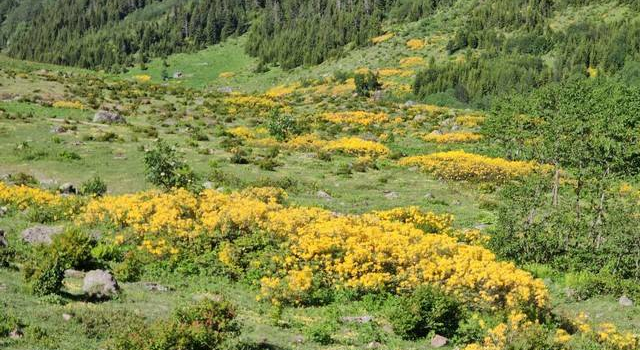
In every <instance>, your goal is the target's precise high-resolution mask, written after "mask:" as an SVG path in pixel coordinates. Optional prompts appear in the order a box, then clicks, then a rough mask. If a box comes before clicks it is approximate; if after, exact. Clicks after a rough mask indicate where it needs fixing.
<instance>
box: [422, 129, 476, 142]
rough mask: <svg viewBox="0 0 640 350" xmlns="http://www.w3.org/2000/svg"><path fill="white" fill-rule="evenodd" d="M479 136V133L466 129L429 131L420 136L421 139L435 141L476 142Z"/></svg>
mask: <svg viewBox="0 0 640 350" xmlns="http://www.w3.org/2000/svg"><path fill="white" fill-rule="evenodd" d="M481 138H482V136H481V135H479V134H476V133H473V132H468V131H459V132H450V133H446V134H438V133H431V134H427V135H423V136H422V139H423V140H425V141H427V142H435V143H465V142H478V141H480V139H481Z"/></svg>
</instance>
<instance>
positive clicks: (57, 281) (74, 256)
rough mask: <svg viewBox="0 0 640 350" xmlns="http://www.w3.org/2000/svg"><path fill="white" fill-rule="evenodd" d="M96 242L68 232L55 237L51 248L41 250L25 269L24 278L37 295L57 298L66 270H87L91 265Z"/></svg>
mask: <svg viewBox="0 0 640 350" xmlns="http://www.w3.org/2000/svg"><path fill="white" fill-rule="evenodd" d="M94 245H95V242H94V241H93V239H92V238H91V237H90V236H89V235H88V234H87V233H85V232H84V231H81V230H79V229H77V228H69V229H67V230H65V231H64V232H62V233H60V234H58V235H55V236H53V241H52V243H51V245H48V246H39V247H37V248H36V249H35V251H34V256H33V258H32V259H31V260H30V261H29V262H28V263H27V265H26V266H25V270H24V273H25V277H26V279H27V281H28V282H29V283H30V284H31V290H32V292H33V293H34V294H36V295H47V294H55V293H58V292H59V291H60V288H61V287H62V280H63V279H64V270H66V269H70V268H86V267H89V266H90V265H91V263H92V256H91V249H92V248H93V247H94Z"/></svg>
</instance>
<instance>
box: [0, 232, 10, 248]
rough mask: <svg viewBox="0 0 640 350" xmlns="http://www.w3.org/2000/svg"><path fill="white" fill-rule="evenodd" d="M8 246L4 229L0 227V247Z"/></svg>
mask: <svg viewBox="0 0 640 350" xmlns="http://www.w3.org/2000/svg"><path fill="white" fill-rule="evenodd" d="M7 246H9V242H8V241H7V238H6V237H5V236H4V230H3V229H1V228H0V248H4V247H7Z"/></svg>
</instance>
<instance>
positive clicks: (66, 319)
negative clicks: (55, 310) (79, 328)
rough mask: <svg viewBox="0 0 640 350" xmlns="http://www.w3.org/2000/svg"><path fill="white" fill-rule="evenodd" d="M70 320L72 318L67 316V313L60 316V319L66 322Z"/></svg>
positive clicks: (69, 315)
mask: <svg viewBox="0 0 640 350" xmlns="http://www.w3.org/2000/svg"><path fill="white" fill-rule="evenodd" d="M72 318H73V316H72V315H71V314H67V313H64V314H62V319H63V320H65V321H67V322H68V321H70V320H71V319H72Z"/></svg>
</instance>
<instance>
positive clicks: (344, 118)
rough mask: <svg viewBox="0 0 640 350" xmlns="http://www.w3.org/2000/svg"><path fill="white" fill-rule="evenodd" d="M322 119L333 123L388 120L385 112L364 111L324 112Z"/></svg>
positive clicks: (366, 122) (365, 124) (381, 121)
mask: <svg viewBox="0 0 640 350" xmlns="http://www.w3.org/2000/svg"><path fill="white" fill-rule="evenodd" d="M322 119H324V120H326V121H329V122H331V123H335V124H360V125H364V126H368V125H371V124H382V123H385V122H387V121H388V120H389V116H388V115H387V114H386V113H371V112H365V111H352V112H335V113H324V114H322Z"/></svg>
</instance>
